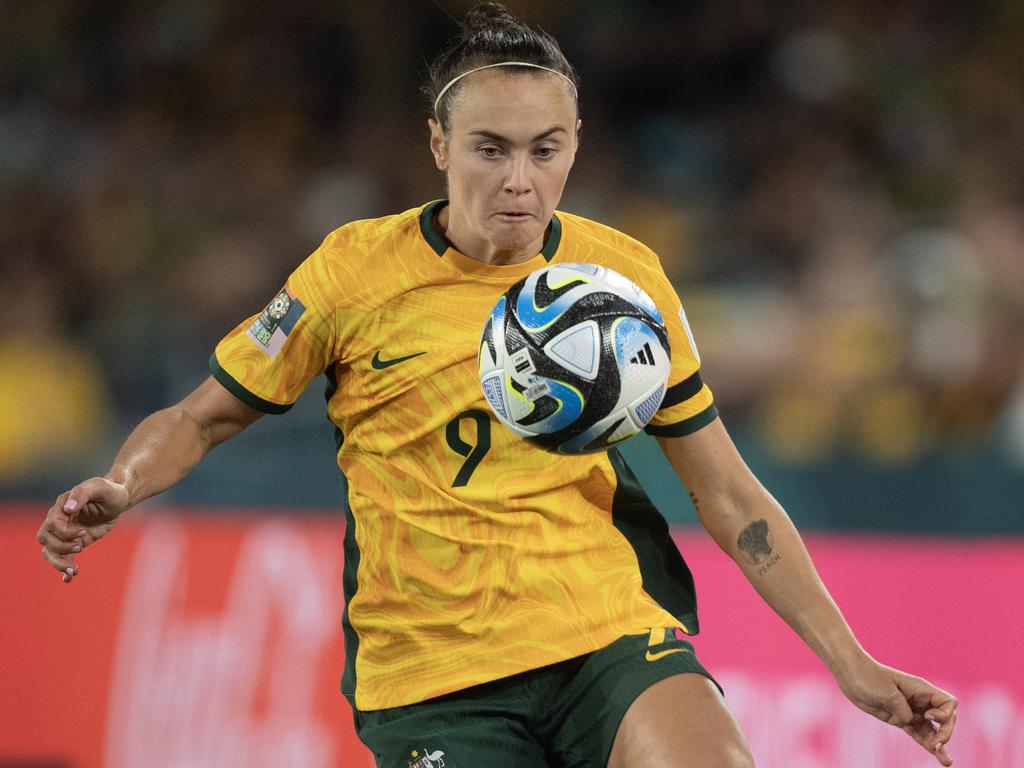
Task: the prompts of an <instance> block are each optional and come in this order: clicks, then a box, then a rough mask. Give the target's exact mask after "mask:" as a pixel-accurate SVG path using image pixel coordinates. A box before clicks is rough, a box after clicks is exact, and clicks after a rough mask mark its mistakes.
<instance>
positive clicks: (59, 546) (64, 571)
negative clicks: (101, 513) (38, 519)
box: [36, 493, 86, 583]
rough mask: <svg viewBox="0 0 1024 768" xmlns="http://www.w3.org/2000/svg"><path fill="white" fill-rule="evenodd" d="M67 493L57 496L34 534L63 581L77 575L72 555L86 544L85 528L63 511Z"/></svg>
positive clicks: (67, 580)
mask: <svg viewBox="0 0 1024 768" xmlns="http://www.w3.org/2000/svg"><path fill="white" fill-rule="evenodd" d="M69 495H70V494H69V493H63V494H61V495H60V496H58V497H57V500H56V501H55V502H54V504H53V506H51V507H50V509H49V511H48V512H47V513H46V518H45V519H44V520H43V524H42V525H41V526H40V527H39V532H38V533H37V534H36V540H37V541H38V542H39V543H40V544H42V545H43V549H42V555H43V558H44V559H45V560H46V562H48V563H49V564H50V565H52V566H53V567H54V568H56V569H57V570H58V571H60V572H61V575H62V576H63V578H64V581H65V583H66V582H70V581H71V579H72V578H74V576H75V575H77V573H78V566H76V565H75V562H74V555H76V554H78V553H79V552H81V551H82V548H83V547H84V546H85V544H86V532H85V530H84V529H83V528H82V527H81V526H80V525H77V524H75V523H74V522H73V521H72V519H71V516H70V515H69V514H68V513H66V512H65V511H64V506H65V504H66V501H67V498H68V496H69Z"/></svg>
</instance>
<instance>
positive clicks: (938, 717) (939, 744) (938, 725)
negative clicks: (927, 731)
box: [924, 694, 957, 765]
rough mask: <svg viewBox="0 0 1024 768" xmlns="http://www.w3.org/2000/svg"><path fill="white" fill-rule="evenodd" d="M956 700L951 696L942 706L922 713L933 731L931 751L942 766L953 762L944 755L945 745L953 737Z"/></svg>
mask: <svg viewBox="0 0 1024 768" xmlns="http://www.w3.org/2000/svg"><path fill="white" fill-rule="evenodd" d="M947 695H948V694H947ZM956 704H957V702H956V699H955V698H953V697H952V696H950V697H949V700H948V701H946V702H945V703H944V704H942V705H941V706H938V707H934V708H933V709H929V710H928V711H927V712H925V713H924V718H925V720H926V721H928V723H929V724H930V725H931V726H932V727H933V728H934V729H935V736H934V742H933V747H932V749H933V751H934V752H935V757H936V758H937V759H938V761H939V762H940V763H941V764H942V765H952V764H953V761H952V760H951V759H950V757H949V755H948V754H947V753H946V744H948V743H949V740H950V738H951V737H952V736H953V729H954V728H955V727H956Z"/></svg>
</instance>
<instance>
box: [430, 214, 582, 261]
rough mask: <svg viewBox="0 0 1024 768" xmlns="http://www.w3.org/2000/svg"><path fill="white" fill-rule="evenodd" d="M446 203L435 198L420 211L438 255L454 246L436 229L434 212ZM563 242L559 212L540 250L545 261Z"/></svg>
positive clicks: (431, 245) (432, 247) (549, 258)
mask: <svg viewBox="0 0 1024 768" xmlns="http://www.w3.org/2000/svg"><path fill="white" fill-rule="evenodd" d="M445 205H448V201H447V200H434V201H433V202H431V203H427V204H426V205H425V206H423V210H422V211H421V212H420V232H421V233H423V239H424V240H426V241H427V245H429V246H430V248H431V250H433V251H434V253H436V254H437V255H438V256H444V254H445V252H446V251H447V250H448V249H449V248H451V247H452V244H451V243H449V242H448V239H447V238H446V237H445V236H444V235H442V234H441V233H440V232H438V231H437V230H436V229H434V214H435V213H437V211H438V210H440V208H441V207H442V206H445ZM561 242H562V222H561V221H559V219H558V215H557V214H552V216H551V232H550V233H549V234H548V239H547V241H546V242H545V243H544V247H543V248H542V249H541V252H540V255H541V256H543V257H544V261H551V258H552V257H553V256H554V255H555V251H557V250H558V246H559V244H560V243H561Z"/></svg>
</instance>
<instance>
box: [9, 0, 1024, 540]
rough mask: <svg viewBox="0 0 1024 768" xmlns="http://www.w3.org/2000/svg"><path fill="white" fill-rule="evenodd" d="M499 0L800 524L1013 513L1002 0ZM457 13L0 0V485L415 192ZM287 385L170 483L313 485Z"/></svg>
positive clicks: (319, 485) (86, 438) (81, 457)
mask: <svg viewBox="0 0 1024 768" xmlns="http://www.w3.org/2000/svg"><path fill="white" fill-rule="evenodd" d="M507 4H508V5H509V7H510V9H511V10H512V11H513V12H517V13H519V14H520V15H522V16H523V17H525V18H526V19H528V20H529V21H531V22H533V23H535V24H539V25H540V26H542V27H544V28H545V29H547V30H549V31H551V32H552V33H553V34H554V35H555V36H556V37H557V38H558V39H559V40H560V42H561V43H562V46H563V48H564V50H565V51H566V53H567V55H568V56H569V58H570V61H572V62H573V63H574V64H575V66H576V67H577V69H578V70H579V72H580V76H581V83H582V87H581V104H582V112H583V121H584V127H583V140H582V147H581V151H580V154H579V156H578V159H577V163H576V167H575V169H574V171H573V175H572V176H571V177H570V180H569V186H568V189H567V192H566V195H565V197H564V198H563V201H562V204H561V208H563V209H564V210H568V211H573V212H576V213H580V214H583V215H587V216H591V217H594V218H597V219H599V220H602V221H604V222H606V223H609V224H611V225H613V226H616V227H618V228H620V229H622V230H624V231H626V232H627V233H629V234H631V235H633V236H635V237H637V238H639V239H640V240H643V241H645V242H646V243H648V244H649V245H650V246H652V247H653V248H654V249H655V250H656V251H657V252H658V253H659V254H660V256H661V258H662V260H663V263H664V266H665V269H666V271H667V272H668V274H669V276H670V277H671V278H672V280H673V281H674V283H675V285H676V286H677V288H678V290H679V293H680V295H681V297H682V298H683V302H684V305H685V307H686V308H687V312H688V315H689V318H690V321H691V324H692V326H693V328H694V332H695V334H696V337H697V341H698V344H699V345H700V348H701V353H702V356H703V360H704V377H705V380H706V381H707V382H708V383H709V384H710V385H711V387H712V389H713V390H714V392H715V395H716V399H717V402H718V405H719V409H720V411H721V412H722V414H723V417H724V419H725V421H726V424H727V425H728V426H729V428H730V430H731V431H732V432H733V434H734V437H735V438H736V439H737V441H738V442H739V443H740V445H741V447H742V449H743V451H744V452H745V455H746V456H747V457H748V460H749V461H750V462H751V464H752V465H753V466H754V467H755V470H756V471H757V472H758V473H759V475H760V476H761V477H762V479H763V480H764V481H765V482H766V484H767V485H768V486H769V487H770V488H772V489H773V490H775V491H776V493H777V495H779V496H780V498H781V500H782V501H783V502H784V504H785V505H786V506H787V508H789V509H790V512H791V513H792V514H793V516H794V517H795V518H797V521H798V523H800V524H801V525H803V526H809V527H815V526H817V527H838V528H858V527H868V528H875V529H878V528H882V529H900V528H903V529H909V530H915V531H925V532H936V533H938V532H949V531H959V532H965V533H989V532H1024V515H1022V514H1021V513H1022V508H1021V507H1022V505H1021V499H1022V498H1024V160H1022V157H1024V153H1022V145H1024V4H1022V3H1020V2H1017V0H1003V1H1002V2H999V1H993V2H985V1H981V2H974V3H963V2H953V1H952V0H948V1H947V2H938V1H936V2H925V1H924V0H907V1H906V2H899V3H893V2H879V1H878V0H846V1H844V2H836V3H821V2H812V1H810V0H808V1H807V2H769V0H726V1H725V2H722V1H718V2H704V1H702V2H687V3H669V2H644V1H643V0H586V1H584V0H563V1H552V2H547V1H546V2H540V1H539V0H536V1H535V0H509V2H508V3H507ZM470 5H471V3H469V2H462V1H461V0H459V1H456V0H437V2H431V1H429V0H374V1H373V2H370V1H369V0H367V1H365V2H364V1H363V0H334V1H316V2H314V0H291V1H290V2H287V3H284V2H282V3H257V2H244V1H242V0H238V1H235V2H232V1H230V0H152V1H150V2H134V3H125V2H110V1H109V0H107V1H104V2H99V1H98V0H92V1H89V0H47V2H42V3H40V2H28V1H24V2H22V1H19V0H7V2H0V259H2V269H0V285H2V297H3V303H4V307H5V308H4V310H3V311H2V313H0V317H2V321H0V372H2V375H0V499H3V498H8V499H13V498H21V499H25V498H31V499H36V500H42V499H47V498H52V496H54V495H55V494H56V493H58V492H59V491H61V490H64V489H65V488H66V487H67V486H66V484H67V483H71V482H74V481H75V480H77V479H80V478H81V477H82V476H85V475H87V474H92V473H96V472H102V471H104V470H105V469H106V468H107V467H108V466H109V462H110V460H111V458H112V457H113V454H114V452H115V451H116V448H117V446H118V445H119V444H120V441H121V440H122V439H123V437H124V436H125V435H126V433H127V431H128V430H130V428H131V427H132V426H133V425H134V424H135V423H137V422H138V421H139V420H140V419H141V418H142V417H144V416H145V415H146V414H147V413H149V412H151V411H153V410H155V409H157V408H160V407H163V406H166V405H168V404H170V403H171V402H173V401H175V400H176V399H178V398H180V397H181V396H183V395H184V394H185V393H186V392H188V391H189V390H190V389H191V388H192V387H194V386H195V385H196V384H197V383H198V382H199V381H200V380H201V379H202V378H203V377H204V376H205V375H206V361H207V359H208V357H209V355H210V353H211V351H212V349H213V346H214V344H215V343H216V341H217V340H218V339H219V338H220V337H221V336H222V335H223V334H224V333H225V332H226V331H227V330H229V329H230V328H232V327H234V326H235V325H236V324H237V323H239V322H240V321H242V320H243V319H244V318H246V317H247V316H249V315H251V314H254V313H256V312H258V311H260V310H261V309H262V307H263V306H264V305H265V304H266V302H267V301H268V300H269V299H270V298H271V297H272V296H273V295H274V294H275V292H276V291H277V290H278V289H279V287H280V285H281V284H283V282H284V280H285V278H286V277H287V275H288V273H289V272H290V271H291V269H292V268H293V267H294V266H295V265H296V264H297V263H298V262H299V261H300V260H301V259H302V258H304V257H305V256H306V255H307V254H308V253H309V252H311V251H312V250H313V249H314V248H316V246H317V245H318V244H319V242H320V240H321V239H322V238H323V237H324V236H325V235H326V234H327V233H328V232H329V231H330V230H332V229H334V228H335V227H337V226H340V225H341V224H343V223H345V222H346V221H350V220H352V219H356V218H365V217H372V216H379V215H384V214H387V213H391V212H396V211H400V210H404V209H407V208H411V207H413V206H416V205H419V204H421V203H423V202H425V201H426V200H428V199H432V198H436V197H441V196H443V185H442V179H441V178H440V176H439V175H438V173H437V172H436V170H435V169H434V167H433V163H432V160H431V158H430V156H429V153H428V151H427V131H426V127H425V121H426V117H427V108H426V106H425V104H424V102H423V99H422V97H421V95H420V93H419V87H420V85H421V82H422V81H423V79H424V78H425V73H426V66H427V62H429V61H430V60H431V59H432V58H433V56H434V55H435V54H436V53H437V52H438V51H439V50H440V49H441V47H442V46H443V44H444V43H445V42H446V41H447V40H448V39H449V38H450V36H451V35H452V34H453V33H454V31H455V28H456V27H455V23H454V21H453V19H452V16H454V17H457V18H461V17H462V16H463V14H464V13H465V11H466V10H467V8H468V7H469V6H470ZM311 389H316V390H317V391H316V392H314V393H312V394H309V393H308V396H306V397H304V398H303V402H302V403H300V407H297V408H296V409H295V410H294V411H293V412H292V413H291V414H290V415H288V416H283V417H268V418H264V419H263V420H261V422H259V423H258V424H257V425H256V426H255V427H253V428H252V430H251V434H248V433H247V434H245V435H243V436H241V437H240V438H238V442H239V443H240V445H239V446H238V447H236V446H226V447H223V448H220V449H218V450H217V451H215V452H214V454H212V455H211V457H210V459H209V461H208V463H207V464H206V465H204V466H203V467H201V468H200V469H199V470H197V471H196V473H195V474H194V475H193V476H192V477H191V478H189V480H187V481H186V483H185V484H183V485H182V486H181V487H180V488H178V489H177V490H175V491H173V492H172V493H171V494H170V498H175V499H177V500H179V501H191V502H202V503H223V504H244V503H256V502H263V503H269V504H274V505H283V506H315V507H321V508H324V509H330V508H336V507H337V505H338V499H339V491H340V476H339V474H338V473H337V470H336V469H333V467H334V464H333V456H332V448H331V446H332V438H331V429H330V426H329V425H328V423H327V422H326V420H325V418H324V415H323V405H322V402H323V401H322V387H320V386H319V385H318V384H317V385H315V386H314V387H312V388H311ZM649 449H650V444H644V443H639V444H638V445H636V446H632V447H631V450H632V451H634V452H637V455H639V456H641V457H642V456H644V455H646V454H645V453H644V452H645V451H648V450H649ZM641 463H642V462H641ZM672 495H673V494H672V493H671V492H669V493H668V496H669V497H671V496H672ZM683 498H685V496H683ZM676 507H678V505H676ZM667 513H668V514H669V516H670V518H672V519H673V520H675V521H677V522H678V521H680V520H683V519H685V515H684V513H682V512H680V511H679V510H678V508H676V509H672V510H667ZM676 515H682V517H674V516H676Z"/></svg>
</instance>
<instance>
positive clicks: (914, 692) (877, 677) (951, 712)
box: [839, 661, 957, 766]
mask: <svg viewBox="0 0 1024 768" xmlns="http://www.w3.org/2000/svg"><path fill="white" fill-rule="evenodd" d="M839 685H840V687H841V688H842V689H843V693H845V694H846V696H847V698H849V699H850V701H852V702H853V703H854V704H856V705H857V706H858V707H860V708H861V709H862V710H864V711H865V712H867V713H868V714H871V715H874V716H875V717H877V718H878V719H879V720H882V721H883V722H886V723H889V725H894V726H896V727H897V728H900V729H902V730H903V731H905V732H906V733H907V734H909V735H910V737H911V738H912V739H914V741H916V742H917V743H918V744H920V745H921V746H922V747H924V748H925V749H926V750H928V751H929V752H931V753H932V754H933V755H935V759H936V760H938V761H939V763H940V764H941V765H944V766H950V765H953V760H952V758H950V756H949V755H948V754H947V753H946V744H947V743H948V742H949V739H950V737H952V735H953V728H954V727H955V725H956V705H957V701H956V698H954V697H953V695H952V694H950V693H948V692H946V691H944V690H942V689H941V688H937V687H936V686H934V685H932V684H931V683H929V682H928V681H927V680H924V679H922V678H920V677H914V676H913V675H908V674H906V673H905V672H901V671H899V670H898V669H893V668H892V667H887V666H885V665H884V664H878V663H877V662H874V661H872V662H870V664H869V665H867V666H864V667H861V668H859V669H858V670H857V672H856V674H854V675H850V676H847V677H846V678H845V679H843V678H841V679H840V680H839Z"/></svg>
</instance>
